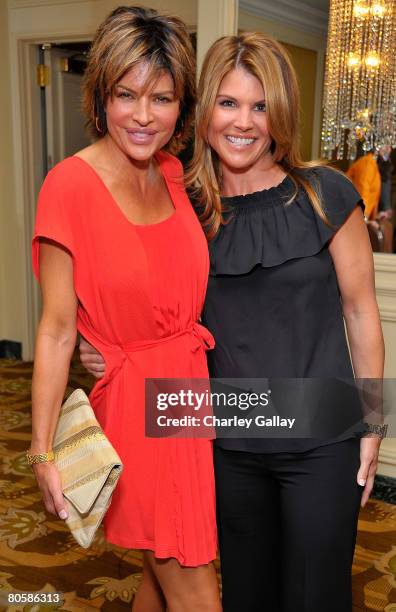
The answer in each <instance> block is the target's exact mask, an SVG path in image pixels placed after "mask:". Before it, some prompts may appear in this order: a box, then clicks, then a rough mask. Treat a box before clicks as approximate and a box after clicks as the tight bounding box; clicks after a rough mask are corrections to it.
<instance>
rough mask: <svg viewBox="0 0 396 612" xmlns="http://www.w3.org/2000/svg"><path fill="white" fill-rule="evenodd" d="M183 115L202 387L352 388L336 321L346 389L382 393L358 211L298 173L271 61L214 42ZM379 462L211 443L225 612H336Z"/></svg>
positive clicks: (248, 43)
mask: <svg viewBox="0 0 396 612" xmlns="http://www.w3.org/2000/svg"><path fill="white" fill-rule="evenodd" d="M198 99H199V105H198V111H197V119H196V135H197V139H196V149H195V155H194V158H193V162H192V169H191V172H190V173H189V176H188V177H187V179H188V182H189V184H190V186H192V188H193V196H194V199H197V200H198V205H199V206H200V207H201V208H200V213H201V214H200V218H201V221H202V224H203V227H204V229H205V231H206V233H207V236H208V238H209V251H210V259H211V270H210V279H209V285H208V290H207V296H206V301H205V309H204V315H203V318H204V321H205V324H206V325H207V326H208V328H209V329H210V330H211V331H212V333H213V335H214V337H215V340H216V346H215V349H214V350H213V351H212V352H211V353H209V355H208V358H209V364H210V373H211V376H212V377H213V378H219V377H221V378H225V377H228V378H233V377H234V378H262V377H269V378H270V379H271V377H273V378H276V379H279V378H315V379H331V378H333V379H335V378H353V369H352V364H351V360H350V357H349V352H348V346H347V341H346V336H345V330H344V317H345V321H346V325H347V329H348V336H349V343H350V348H351V355H352V361H353V367H354V371H355V375H356V377H359V378H366V377H367V378H381V377H382V375H383V354H384V350H383V340H382V333H381V326H380V319H379V313H378V308H377V304H376V299H375V290H374V274H373V258H372V252H371V248H370V243H369V239H368V234H367V230H366V227H365V223H364V218H363V213H362V206H361V205H362V202H361V198H360V196H359V194H358V192H357V191H356V190H355V188H354V187H353V185H352V183H351V182H350V181H349V180H348V179H347V178H346V177H345V176H344V175H343V174H341V173H339V172H337V171H335V170H333V169H330V168H328V167H325V166H323V165H321V164H320V163H316V164H315V163H313V162H311V163H304V162H302V160H301V158H300V155H299V152H298V121H297V118H298V114H299V108H298V104H299V101H298V87H297V82H296V77H295V74H294V70H293V68H292V66H291V64H290V60H289V59H288V57H287V55H286V52H285V50H284V49H283V47H282V46H281V45H279V44H278V43H276V42H275V41H273V40H271V39H269V38H268V37H266V36H264V35H263V34H259V33H250V34H249V33H246V34H242V35H241V36H239V37H225V38H223V39H220V40H219V41H217V42H216V43H215V44H214V45H213V46H212V48H211V49H210V50H209V52H208V54H207V56H206V59H205V62H204V65H203V68H202V73H201V79H200V85H199V94H198ZM340 297H341V299H340ZM324 383H325V381H323V384H324ZM269 386H271V385H269ZM319 387H320V385H319ZM324 417H325V418H326V415H324ZM352 429H353V428H352ZM329 431H330V430H329ZM359 448H360V452H359ZM378 449H379V440H378V439H376V438H362V440H361V442H360V440H359V438H357V437H355V436H354V434H353V433H351V432H350V431H349V432H347V433H344V434H342V433H341V435H338V436H337V438H336V439H334V438H333V437H332V436H330V435H329V436H327V439H313V438H310V439H309V438H306V439H296V438H289V439H274V438H272V439H270V438H267V439H263V438H250V439H249V438H246V437H244V438H243V439H242V438H241V439H235V438H234V439H232V438H224V439H220V440H217V441H216V444H215V472H216V488H217V508H218V528H219V538H220V554H221V565H222V575H223V607H224V611H225V612H234V611H235V612H240V611H241V610H244V611H246V612H255V611H257V612H258V611H266V610H268V612H278V611H282V612H335V611H336V610H337V612H350V611H351V608H352V597H351V565H352V559H353V551H354V544H355V536H356V525H357V516H358V510H359V505H360V502H361V501H362V503H363V504H364V503H365V502H366V500H367V498H368V496H369V493H370V490H371V488H372V484H373V478H374V474H375V469H376V462H377V456H378ZM362 493H363V496H362ZM361 498H362V499H361Z"/></svg>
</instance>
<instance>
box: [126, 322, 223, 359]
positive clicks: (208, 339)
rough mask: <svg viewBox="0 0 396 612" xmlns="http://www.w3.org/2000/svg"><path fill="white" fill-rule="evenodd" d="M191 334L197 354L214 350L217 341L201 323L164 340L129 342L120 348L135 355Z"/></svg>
mask: <svg viewBox="0 0 396 612" xmlns="http://www.w3.org/2000/svg"><path fill="white" fill-rule="evenodd" d="M187 334H190V335H191V337H192V339H193V340H195V342H193V343H192V346H191V350H192V352H193V353H195V352H196V351H197V350H198V349H199V348H201V347H202V348H203V349H204V350H205V351H209V350H211V349H213V348H214V345H215V341H214V338H213V336H212V334H211V333H210V331H209V330H208V329H207V328H206V327H204V326H203V325H201V323H197V322H195V323H192V324H191V325H190V326H189V327H187V328H186V329H182V330H181V331H178V332H176V333H174V334H171V335H169V336H164V337H163V338H156V339H155V340H136V341H133V342H129V343H127V344H123V345H121V346H120V348H121V349H122V350H123V351H124V352H125V353H133V352H135V351H144V350H145V349H149V348H152V347H153V346H158V345H160V344H165V343H167V342H171V341H172V340H175V339H176V338H180V337H181V336H185V335H187Z"/></svg>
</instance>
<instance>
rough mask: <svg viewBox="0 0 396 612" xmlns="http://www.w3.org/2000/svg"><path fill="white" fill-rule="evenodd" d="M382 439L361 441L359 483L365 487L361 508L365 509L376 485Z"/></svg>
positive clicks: (373, 438)
mask: <svg viewBox="0 0 396 612" xmlns="http://www.w3.org/2000/svg"><path fill="white" fill-rule="evenodd" d="M381 441H382V438H379V437H377V436H376V437H365V438H362V439H361V440H360V468H359V471H358V474H357V481H358V484H359V485H360V486H361V487H364V491H363V495H362V500H361V506H362V508H364V506H365V505H366V503H367V501H368V498H369V497H370V493H371V491H372V489H373V485H374V477H375V473H376V471H377V464H378V453H379V449H380V444H381Z"/></svg>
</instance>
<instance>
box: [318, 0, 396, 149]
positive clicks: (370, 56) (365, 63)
mask: <svg viewBox="0 0 396 612" xmlns="http://www.w3.org/2000/svg"><path fill="white" fill-rule="evenodd" d="M358 141H361V142H362V143H363V150H365V151H371V150H372V149H375V150H377V151H378V150H379V149H380V148H381V147H382V146H384V145H391V146H392V147H395V146H396V0H330V15H329V32H328V41H327V60H326V71H325V84H324V110H323V129H322V156H323V157H325V158H327V159H329V160H330V159H333V158H334V157H336V159H344V158H348V159H355V158H356V151H357V143H358Z"/></svg>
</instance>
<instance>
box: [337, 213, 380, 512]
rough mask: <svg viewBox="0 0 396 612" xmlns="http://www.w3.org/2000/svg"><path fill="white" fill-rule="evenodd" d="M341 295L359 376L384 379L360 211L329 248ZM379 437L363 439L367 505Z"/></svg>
mask: <svg viewBox="0 0 396 612" xmlns="http://www.w3.org/2000/svg"><path fill="white" fill-rule="evenodd" d="M329 250H330V254H331V256H332V258H333V262H334V266H335V270H336V274H337V280H338V285H339V288H340V292H341V299H342V305H343V312H344V317H345V322H346V327H347V332H348V339H349V346H350V349H351V357H352V363H353V368H354V372H355V376H356V377H357V378H378V379H381V378H382V377H383V373H384V340H383V336H382V330H381V322H380V316H379V312H378V306H377V301H376V296H375V285H374V262H373V254H372V250H371V246H370V241H369V237H368V233H367V228H366V226H365V223H364V219H363V214H362V212H361V210H360V209H359V208H356V209H355V210H354V211H353V212H352V213H351V215H350V216H349V218H348V219H347V221H346V222H345V223H344V225H343V226H342V227H341V228H340V229H339V230H338V232H337V233H336V235H335V236H334V238H333V239H332V241H331V243H330V246H329ZM380 442H381V440H380V439H378V438H363V439H362V442H361V466H360V469H359V472H358V477H357V478H358V482H359V484H360V485H361V486H365V490H364V493H363V497H362V505H364V504H365V503H366V501H367V499H368V497H369V495H370V492H371V489H372V486H373V482H374V476H375V472H376V468H377V461H378V452H379V445H380Z"/></svg>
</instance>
